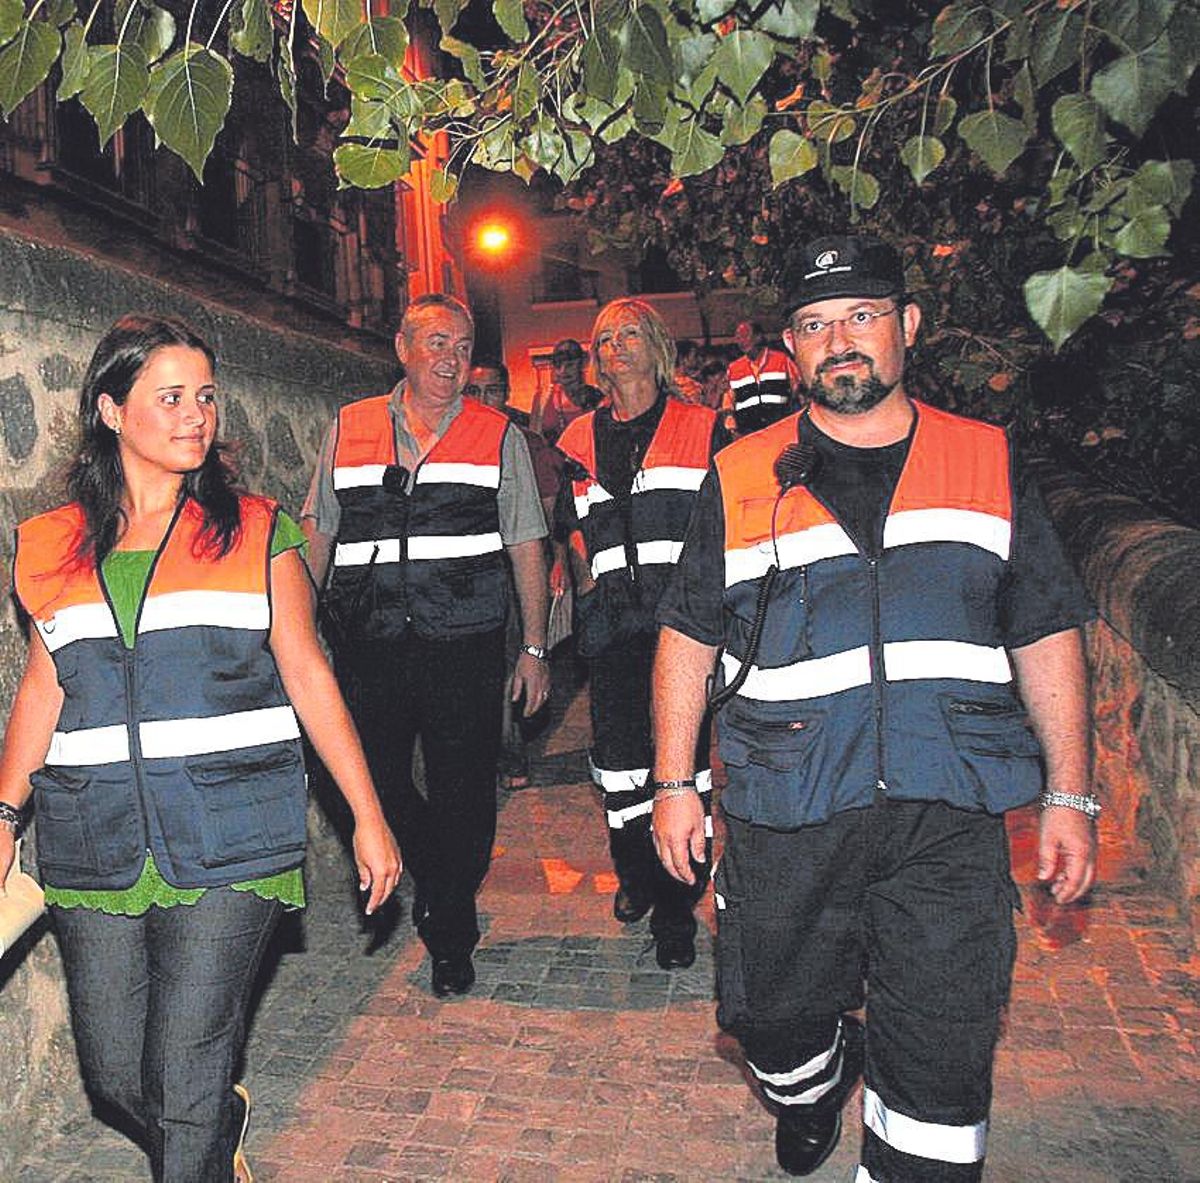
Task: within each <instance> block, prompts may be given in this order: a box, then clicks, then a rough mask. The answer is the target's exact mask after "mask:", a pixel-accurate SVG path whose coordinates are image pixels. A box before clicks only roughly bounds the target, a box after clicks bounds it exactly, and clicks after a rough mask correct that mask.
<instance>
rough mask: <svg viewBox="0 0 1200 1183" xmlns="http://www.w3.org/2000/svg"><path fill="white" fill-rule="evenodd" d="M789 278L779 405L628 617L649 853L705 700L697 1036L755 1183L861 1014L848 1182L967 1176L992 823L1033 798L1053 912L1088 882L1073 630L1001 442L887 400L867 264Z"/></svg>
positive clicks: (832, 265)
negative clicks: (725, 1078) (648, 723)
mask: <svg viewBox="0 0 1200 1183" xmlns="http://www.w3.org/2000/svg"><path fill="white" fill-rule="evenodd" d="M801 258H802V261H803V263H804V266H803V268H802V274H801V277H800V279H799V281H798V282H797V283H796V285H795V287H794V289H793V292H792V296H791V300H790V302H789V303H788V305H787V307H786V309H785V311H786V312H787V313H788V314H789V315H788V327H787V329H786V332H785V340H786V341H787V342H788V345H789V347H790V348H791V349H792V350H793V351H794V353H795V357H796V360H797V362H798V364H799V367H800V372H801V374H802V375H803V380H804V382H805V384H806V385H807V388H808V393H809V397H810V400H811V401H810V404H809V407H808V409H807V410H806V411H805V412H804V413H803V414H797V415H792V416H790V417H788V418H786V419H783V420H781V421H780V422H778V423H776V424H774V425H773V426H771V427H767V428H765V429H764V430H762V431H759V432H756V433H755V434H754V435H751V436H748V437H746V438H744V439H741V440H738V441H737V442H736V443H734V444H733V445H732V446H730V447H729V448H727V449H726V450H725V451H724V452H722V453H721V454H720V455H719V456H718V457H717V460H716V464H715V466H714V470H713V471H712V472H711V473H710V474H709V476H708V477H707V478H706V480H705V485H704V487H703V488H702V489H701V490H700V493H699V496H698V498H697V502H696V510H695V513H694V514H693V516H692V522H691V526H690V528H689V530H688V536H687V540H686V542H685V543H684V548H683V555H682V557H681V558H680V561H679V565H678V567H677V569H676V570H677V578H676V580H675V581H674V582H673V583H672V585H671V587H670V588H669V589H668V590H667V593H666V594H665V596H664V597H663V600H662V602H661V604H660V607H659V621H660V623H661V625H662V631H661V635H660V639H659V648H658V661H657V664H656V667H655V673H654V680H655V694H654V708H655V719H656V723H657V727H656V734H655V739H656V751H657V757H658V759H657V765H656V770H655V774H656V776H657V778H658V781H659V784H660V786H661V787H660V788H659V791H658V793H657V794H656V798H655V804H654V823H653V828H654V837H655V842H656V846H657V849H658V851H659V855H660V857H661V858H662V860H663V863H664V865H665V866H666V867H667V868H668V869H669V870H670V872H671V873H672V874H673V875H675V876H676V877H677V878H678V879H679V881H680V882H681V883H684V884H688V883H691V882H692V879H693V877H694V872H693V869H692V867H691V860H692V859H694V858H695V857H696V856H697V855H698V854H699V853H700V852H701V851H702V850H703V848H704V833H705V817H704V808H703V804H702V802H701V800H700V798H699V797H698V796H697V795H696V794H695V793H694V792H691V791H690V790H687V789H675V788H671V787H669V786H671V785H674V784H676V783H678V782H679V781H681V780H682V781H686V780H687V779H688V778H690V777H691V775H692V771H691V770H692V761H693V759H694V747H695V739H696V735H697V733H698V731H699V729H700V727H701V723H702V721H703V720H704V719H705V718H706V717H707V715H708V714H709V712H710V710H711V709H715V708H716V707H718V706H720V707H721V714H720V715H719V716H718V717H719V732H720V735H719V739H720V752H721V758H722V761H723V762H724V765H725V769H726V772H727V774H728V783H727V785H726V787H725V789H724V791H723V793H722V797H721V808H722V812H723V814H724V816H725V822H726V842H725V850H724V854H723V856H722V859H721V864H720V867H719V868H718V870H717V873H716V875H715V877H714V886H715V889H716V893H717V912H716V914H717V920H718V933H717V992H718V999H719V1005H718V1011H717V1019H718V1021H719V1023H720V1024H721V1026H722V1027H723V1028H724V1029H725V1030H727V1031H729V1032H730V1033H731V1034H733V1035H734V1036H735V1037H736V1038H737V1039H738V1041H739V1042H740V1043H741V1045H742V1049H743V1051H744V1053H745V1056H746V1060H747V1062H748V1065H749V1067H750V1070H751V1072H752V1073H753V1075H754V1077H755V1078H756V1079H757V1080H758V1082H759V1083H760V1085H761V1086H762V1089H763V1091H764V1093H765V1094H766V1096H767V1097H768V1099H769V1100H770V1101H772V1102H773V1103H774V1104H775V1106H776V1107H777V1111H778V1115H779V1116H778V1123H777V1126H776V1135H775V1151H776V1157H777V1158H778V1161H779V1164H780V1166H781V1167H782V1168H783V1169H784V1170H785V1171H787V1172H788V1173H790V1174H792V1175H808V1174H810V1173H812V1172H813V1171H814V1170H816V1169H817V1167H818V1166H820V1164H821V1163H822V1162H823V1161H824V1160H825V1158H826V1157H828V1155H829V1154H830V1153H832V1151H833V1148H834V1146H836V1144H837V1141H838V1137H839V1135H840V1132H841V1121H842V1115H841V1110H842V1104H843V1101H844V1100H845V1098H846V1096H847V1094H848V1093H849V1091H850V1089H851V1087H852V1086H853V1084H854V1083H855V1079H856V1077H857V1076H858V1074H859V1071H860V1069H861V1066H862V1063H863V1048H862V1041H861V1039H859V1038H858V1037H857V1031H858V1029H857V1028H854V1027H851V1020H850V1019H849V1018H848V1012H853V1011H856V1010H858V1009H859V1008H860V1007H861V1006H862V1005H863V1003H864V1000H865V1001H866V1004H867V1020H866V1054H865V1063H866V1067H865V1088H864V1091H863V1146H862V1160H861V1165H860V1167H859V1170H858V1175H857V1178H859V1179H870V1180H875V1181H877V1183H928V1181H929V1180H934V1179H936V1180H946V1181H949V1180H954V1181H956V1183H975V1181H977V1180H979V1179H980V1178H981V1177H982V1174H983V1162H984V1151H985V1147H986V1141H987V1127H988V1110H989V1106H990V1103H991V1080H992V1060H993V1055H994V1051H995V1046H996V1040H997V1037H998V1034H999V1029H1000V1019H1001V1015H1002V1012H1003V1009H1004V1006H1005V1004H1006V1002H1007V997H1008V990H1009V983H1010V980H1011V977H1012V970H1013V961H1014V957H1015V941H1016V938H1015V933H1014V929H1013V920H1012V911H1013V907H1014V906H1015V905H1016V904H1017V903H1018V901H1019V897H1018V895H1017V889H1016V887H1015V885H1014V884H1013V882H1012V878H1011V874H1010V871H1009V852H1008V835H1007V832H1006V830H1005V826H1004V813H1005V811H1006V810H1009V809H1013V808H1016V807H1018V806H1021V805H1025V804H1027V803H1028V802H1030V801H1033V800H1035V799H1037V797H1038V794H1039V792H1041V804H1042V806H1043V809H1042V814H1041V829H1040V836H1039V851H1038V878H1039V879H1040V880H1042V881H1043V882H1044V883H1045V884H1046V885H1047V886H1048V888H1049V891H1050V893H1051V895H1052V896H1053V898H1054V900H1055V901H1056V902H1057V903H1059V904H1069V903H1071V902H1072V901H1074V900H1077V899H1079V898H1080V897H1081V896H1082V895H1083V894H1084V893H1085V892H1086V891H1087V890H1088V888H1089V886H1090V885H1091V882H1092V879H1093V877H1094V874H1095V866H1096V836H1095V829H1094V818H1095V816H1096V814H1097V813H1098V812H1099V806H1098V805H1097V803H1096V800H1095V798H1094V797H1093V796H1092V795H1091V792H1090V776H1091V770H1090V766H1089V748H1088V715H1087V684H1086V670H1085V665H1084V655H1083V642H1082V637H1081V630H1080V625H1081V624H1082V623H1083V622H1084V621H1085V620H1086V619H1088V618H1089V617H1090V616H1091V614H1092V613H1091V608H1090V605H1089V604H1088V602H1087V599H1086V596H1085V595H1084V593H1083V591H1082V589H1081V587H1080V585H1079V581H1078V579H1077V578H1076V576H1075V573H1074V571H1073V570H1072V568H1071V565H1070V563H1069V561H1068V560H1067V558H1066V556H1065V555H1064V554H1063V550H1062V547H1061V545H1060V543H1059V541H1058V539H1057V537H1056V535H1055V533H1054V530H1053V527H1052V525H1051V524H1050V522H1049V520H1048V516H1047V512H1046V509H1045V506H1044V504H1043V503H1042V499H1041V496H1040V493H1039V492H1038V489H1037V486H1036V484H1035V483H1033V482H1032V481H1030V480H1029V479H1028V478H1022V476H1021V470H1020V466H1019V465H1018V466H1016V467H1015V468H1014V466H1013V465H1012V464H1011V460H1012V457H1011V454H1010V448H1009V444H1008V440H1007V439H1006V438H1005V435H1004V432H1003V431H1002V430H1000V429H999V428H997V427H993V426H991V425H989V424H985V423H980V422H978V421H977V420H973V419H965V418H962V417H960V416H957V415H951V414H948V413H947V412H945V411H939V410H936V409H935V408H933V407H931V406H926V405H925V404H923V403H919V402H917V401H916V400H915V399H912V398H910V397H909V395H908V394H907V393H906V392H905V388H904V363H905V357H906V353H907V350H908V349H909V348H910V347H911V346H912V344H913V342H914V340H915V337H916V333H917V329H918V326H919V324H920V320H921V312H920V308H919V307H918V306H917V305H916V304H915V303H912V302H910V301H908V300H907V299H906V297H905V289H904V269H903V265H902V263H901V259H900V256H899V255H898V254H897V252H896V251H895V250H893V249H892V248H891V247H890V246H888V245H887V244H885V243H883V242H882V241H880V240H878V239H875V238H870V237H866V236H863V237H851V238H842V237H834V238H824V239H819V240H817V241H816V242H813V243H810V244H808V245H807V246H806V247H805V248H804V250H803V252H802V255H801ZM718 654H720V660H719V662H718V660H717V659H718ZM714 666H715V667H716V686H717V691H716V694H715V695H713V696H710V695H709V694H708V693H707V683H708V681H709V679H710V677H712V675H713V673H714ZM721 704H723V705H721ZM1026 712H1028V715H1026ZM1043 761H1044V763H1043ZM1043 775H1044V780H1043ZM1043 788H1044V791H1043ZM852 1031H853V1032H854V1033H855V1037H854V1038H849V1035H850V1033H851V1032H852Z"/></svg>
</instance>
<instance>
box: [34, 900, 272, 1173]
mask: <svg viewBox="0 0 1200 1183" xmlns="http://www.w3.org/2000/svg"><path fill="white" fill-rule="evenodd" d="M50 913H51V916H52V918H53V920H54V927H55V930H56V932H57V935H58V942H59V946H60V948H61V949H62V956H63V965H64V968H65V970H66V978H67V994H68V997H69V999H70V1004H71V1025H72V1027H73V1028H74V1031H75V1044H76V1049H77V1051H78V1054H79V1064H80V1068H81V1069H82V1072H83V1080H84V1084H85V1085H86V1087H87V1090H88V1093H89V1095H90V1096H91V1098H92V1099H93V1101H97V1102H99V1103H101V1105H107V1106H109V1107H111V1108H114V1109H115V1110H117V1112H118V1114H119V1115H120V1116H122V1117H124V1118H125V1119H127V1120H128V1121H130V1122H132V1124H133V1126H134V1129H135V1131H136V1132H137V1133H138V1134H139V1135H140V1140H141V1141H142V1142H143V1143H144V1145H145V1147H146V1149H147V1152H148V1153H149V1155H150V1162H151V1168H152V1170H153V1174H154V1179H155V1181H156V1183H229V1181H230V1180H231V1179H232V1178H233V1152H234V1148H235V1146H236V1145H237V1138H238V1133H239V1130H240V1123H241V1117H242V1106H241V1103H240V1102H239V1101H237V1100H236V1098H235V1097H234V1094H233V1091H232V1089H233V1082H234V1073H235V1071H236V1070H237V1068H238V1062H239V1059H240V1057H241V1053H242V1047H243V1044H244V1042H245V1032H246V1009H247V1005H248V1003H249V999H250V992H251V989H252V988H253V986H254V979H255V977H256V975H257V972H258V967H259V964H260V963H261V961H262V957H263V953H264V951H265V949H266V947H267V942H268V941H269V940H270V938H271V934H272V932H273V931H274V929H275V926H276V924H277V923H278V921H279V917H280V916H281V915H282V913H283V905H282V904H280V903H279V902H278V901H275V900H264V899H261V898H260V897H258V896H256V895H254V894H253V893H252V892H245V891H234V890H233V889H232V888H228V887H218V888H211V889H210V890H208V891H206V892H205V893H204V895H203V896H202V897H201V898H200V900H199V902H198V903H196V904H192V905H182V904H181V905H177V906H175V907H172V908H159V907H152V908H150V910H149V911H148V912H147V913H146V914H145V915H144V916H109V915H106V914H105V913H103V912H96V911H92V910H91V909H88V908H51V909H50Z"/></svg>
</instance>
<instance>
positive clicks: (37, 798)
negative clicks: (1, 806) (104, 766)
mask: <svg viewBox="0 0 1200 1183" xmlns="http://www.w3.org/2000/svg"><path fill="white" fill-rule="evenodd" d="M120 768H121V769H122V770H123V772H124V775H123V776H121V778H120V779H119V780H118V779H113V780H112V781H111V782H110V783H105V778H104V773H103V771H99V772H97V771H96V770H94V769H88V770H84V769H82V768H77V767H73V766H66V765H60V764H52V765H45V766H43V767H42V768H39V769H37V770H36V771H35V772H33V773H31V774H30V777H29V783H30V784H31V785H32V786H33V799H34V807H35V810H36V818H37V831H36V832H37V854H38V867H39V868H40V869H41V870H42V872H43V873H44V874H45V875H46V878H47V880H48V881H49V882H51V883H53V884H54V885H55V886H56V887H80V886H87V887H95V886H97V884H96V883H95V881H94V880H95V877H96V876H97V875H103V874H106V873H108V872H110V871H111V870H112V868H113V867H114V866H121V865H124V864H125V863H127V862H128V860H129V859H130V858H131V857H132V858H133V859H134V860H135V861H136V859H137V856H138V852H139V851H140V850H141V849H142V845H143V843H142V840H141V822H140V814H139V812H138V809H137V804H136V801H135V800H134V797H133V790H132V787H131V780H130V779H129V770H128V766H126V765H121V766H120ZM81 876H83V877H85V878H82V879H81Z"/></svg>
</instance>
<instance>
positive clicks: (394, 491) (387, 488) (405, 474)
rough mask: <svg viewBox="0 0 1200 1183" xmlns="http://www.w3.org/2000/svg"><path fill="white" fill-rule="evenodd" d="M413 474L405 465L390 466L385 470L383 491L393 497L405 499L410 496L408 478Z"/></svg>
mask: <svg viewBox="0 0 1200 1183" xmlns="http://www.w3.org/2000/svg"><path fill="white" fill-rule="evenodd" d="M411 475H412V474H411V473H410V472H409V471H408V469H407V468H405V467H404V465H403V464H389V465H388V466H387V468H385V469H384V470H383V480H382V482H381V484H382V485H383V490H384V492H385V493H390V494H391V495H392V496H393V497H405V496H407V494H408V478H409V477H410V476H411Z"/></svg>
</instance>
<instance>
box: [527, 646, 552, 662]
mask: <svg viewBox="0 0 1200 1183" xmlns="http://www.w3.org/2000/svg"><path fill="white" fill-rule="evenodd" d="M521 652H522V653H528V654H529V656H530V657H536V658H537V659H538V661H545V660H546V658H547V657H549V656H550V651H549V650H548V649H547V648H545V646H543V645H522V646H521Z"/></svg>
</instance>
